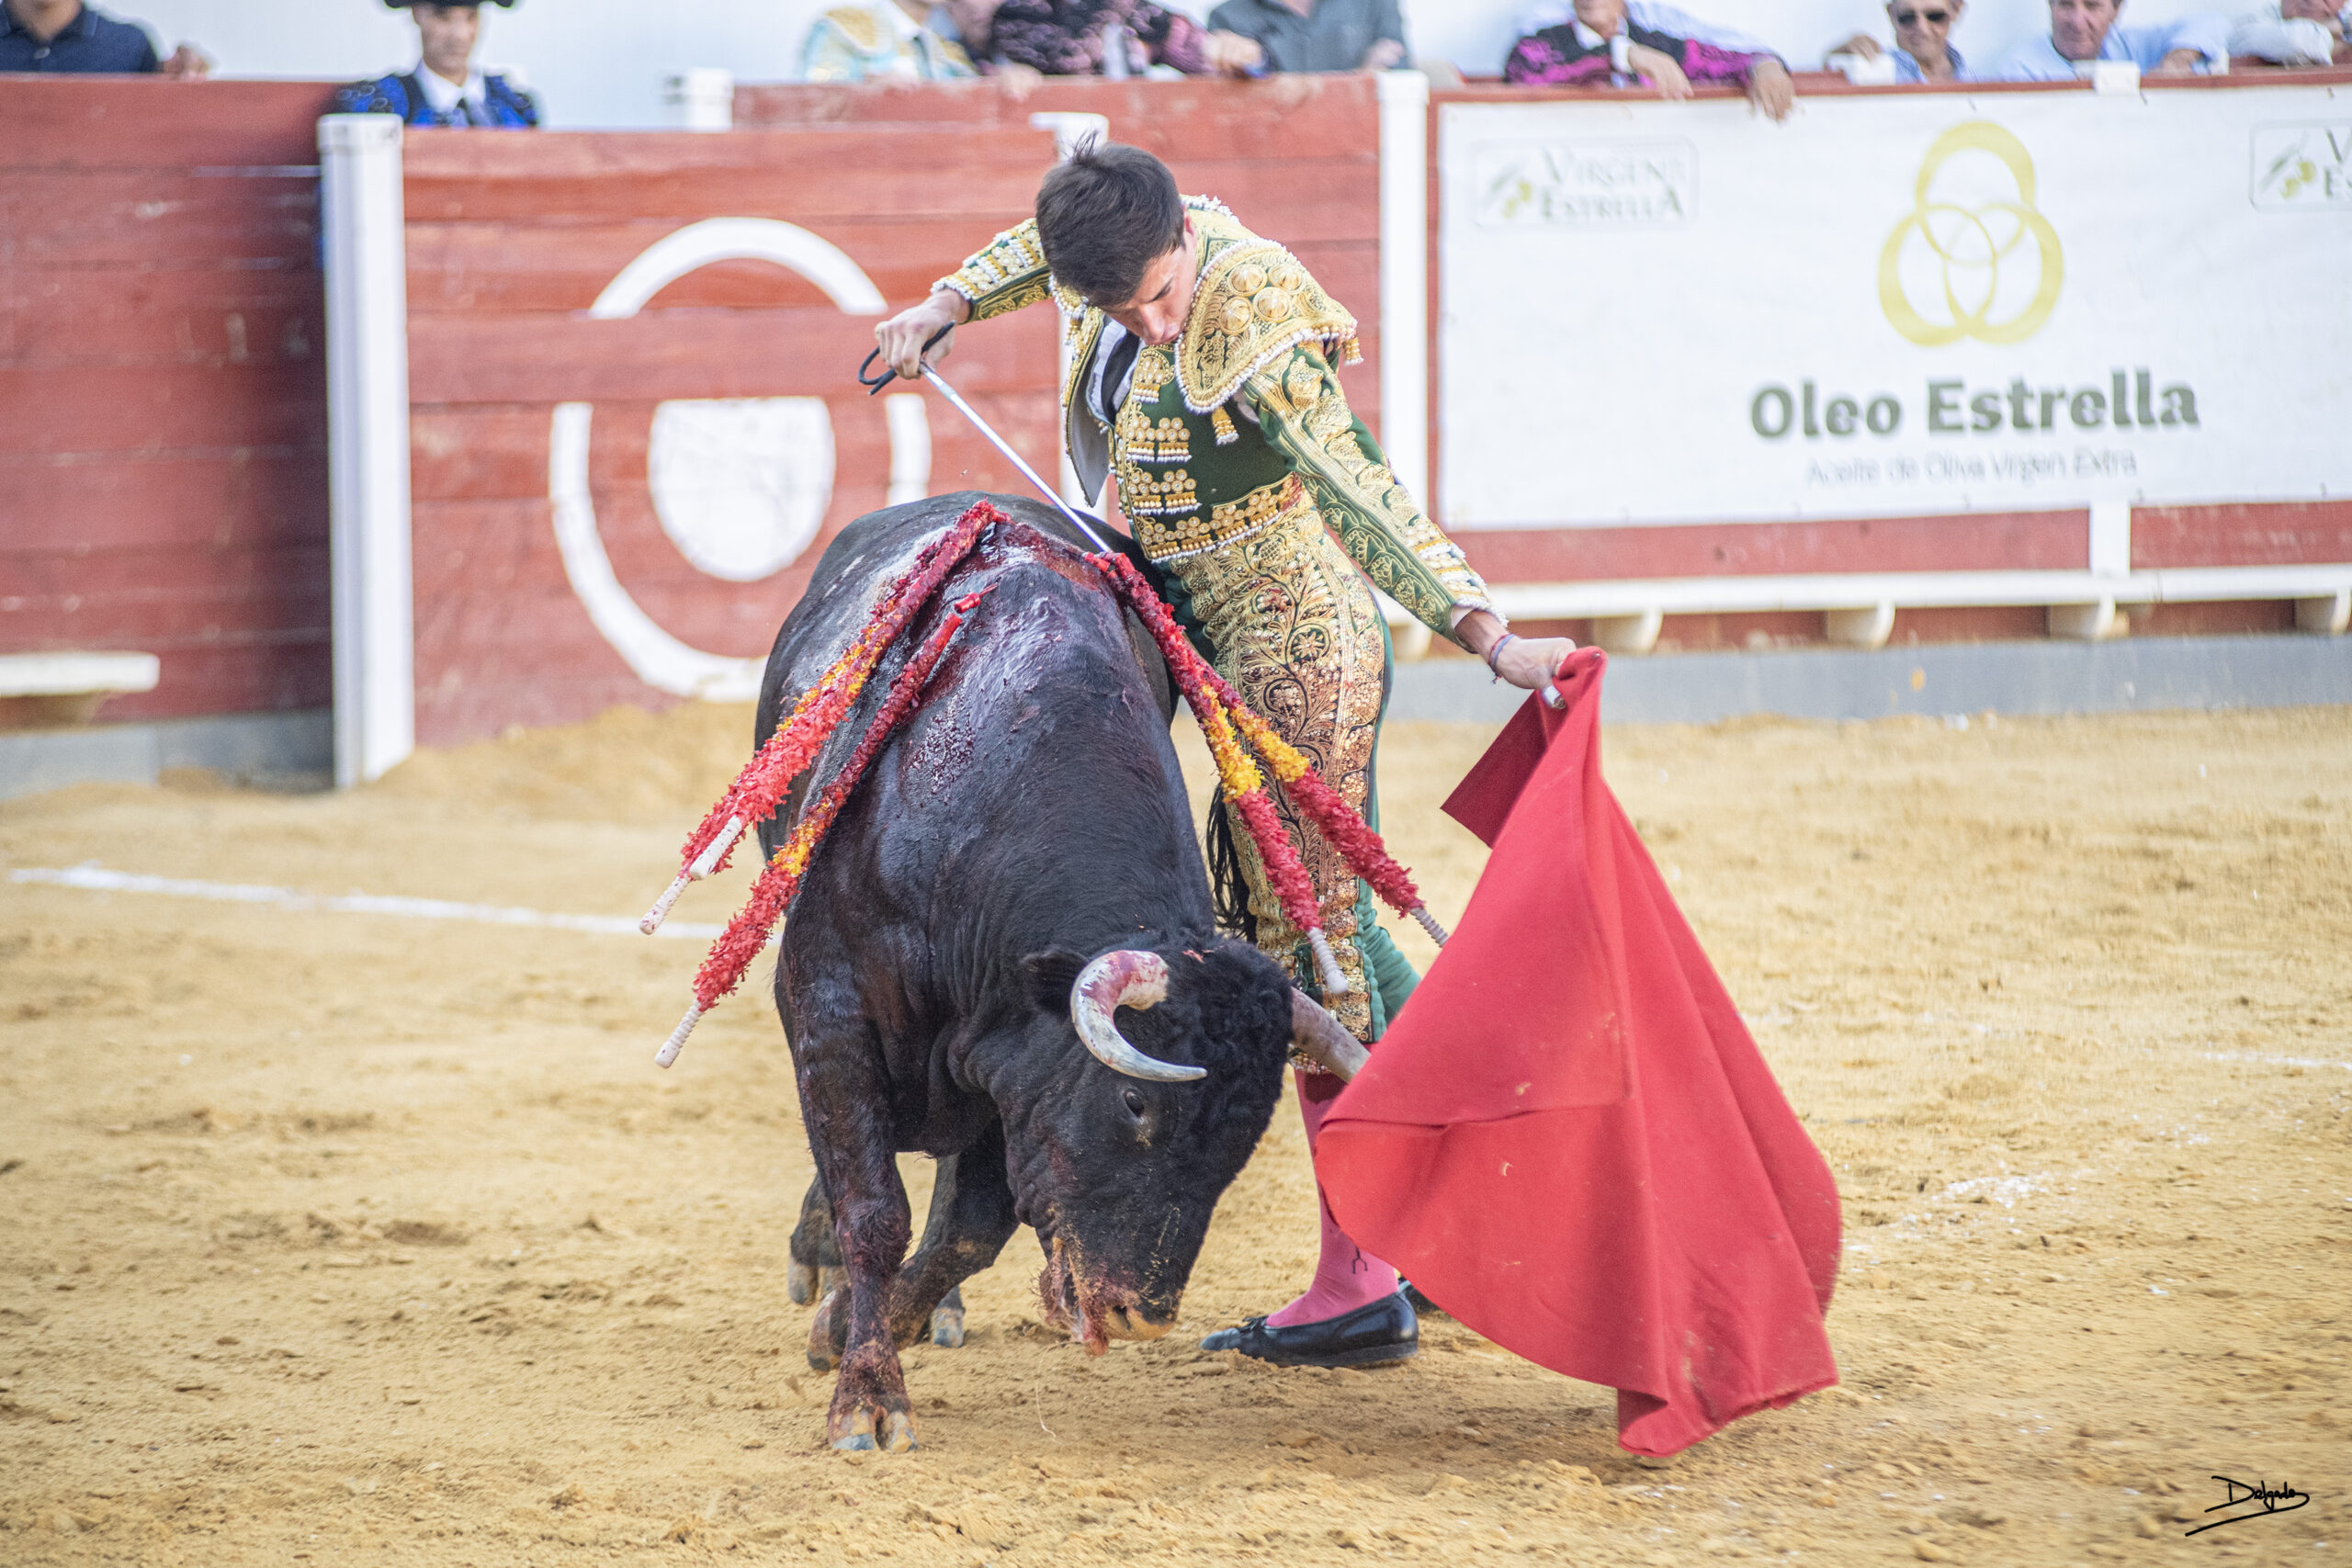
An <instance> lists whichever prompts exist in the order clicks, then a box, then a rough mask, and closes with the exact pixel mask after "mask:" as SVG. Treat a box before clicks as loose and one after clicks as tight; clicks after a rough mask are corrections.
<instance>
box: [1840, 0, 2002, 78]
mask: <svg viewBox="0 0 2352 1568" xmlns="http://www.w3.org/2000/svg"><path fill="white" fill-rule="evenodd" d="M1960 12H1961V0H1887V6H1886V19H1887V21H1888V22H1889V23H1890V24H1892V25H1893V27H1894V48H1893V49H1889V48H1887V47H1886V46H1885V45H1884V44H1883V43H1881V42H1879V41H1878V39H1874V38H1872V37H1871V35H1870V34H1868V33H1856V34H1855V35H1854V36H1853V37H1852V38H1849V39H1847V40H1846V41H1845V42H1844V43H1841V44H1839V45H1838V47H1837V48H1836V49H1833V50H1831V51H1829V52H1830V53H1831V54H1832V55H1838V54H1856V55H1860V56H1861V57H1862V58H1863V59H1864V60H1874V59H1876V58H1877V57H1878V56H1880V55H1882V54H1883V55H1885V56H1886V57H1887V58H1888V59H1890V60H1892V61H1894V79H1895V80H1896V81H1898V82H1910V83H1930V84H1932V83H1938V82H1973V81H1974V80H1976V75H1975V73H1973V72H1972V71H1971V70H1969V68H1968V62H1967V61H1965V60H1963V59H1962V58H1961V55H1960V51H1958V50H1956V49H1954V48H1953V47H1952V46H1951V29H1952V26H1953V24H1954V23H1956V22H1958V21H1959V20H1960Z"/></svg>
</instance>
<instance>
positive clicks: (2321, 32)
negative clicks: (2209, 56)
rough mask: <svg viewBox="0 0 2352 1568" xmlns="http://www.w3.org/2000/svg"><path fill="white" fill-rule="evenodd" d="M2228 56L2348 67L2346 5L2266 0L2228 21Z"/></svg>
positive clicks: (2351, 48) (2350, 19)
mask: <svg viewBox="0 0 2352 1568" xmlns="http://www.w3.org/2000/svg"><path fill="white" fill-rule="evenodd" d="M2230 53H2231V55H2232V56H2233V57H2235V56H2250V57H2251V58H2253V59H2256V60H2259V61H2263V62H2266V63H2267V64H2271V65H2344V64H2352V3H2347V4H2346V5H2345V6H2343V8H2342V9H2341V10H2338V9H2337V8H2336V0H2266V3H2265V4H2264V5H2262V6H2258V7H2256V9H2254V10H2252V11H2247V12H2244V13H2241V14H2240V15H2239V16H2238V17H2235V18H2233V20H2232V22H2231V24H2230Z"/></svg>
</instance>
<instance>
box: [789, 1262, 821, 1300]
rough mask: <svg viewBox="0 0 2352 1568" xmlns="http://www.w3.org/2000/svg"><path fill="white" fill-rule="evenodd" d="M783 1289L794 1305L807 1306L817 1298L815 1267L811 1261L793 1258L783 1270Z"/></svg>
mask: <svg viewBox="0 0 2352 1568" xmlns="http://www.w3.org/2000/svg"><path fill="white" fill-rule="evenodd" d="M784 1289H785V1292H786V1294H787V1295H789V1296H791V1298H792V1304H793V1305H794V1306H807V1305H808V1304H809V1303H810V1302H813V1301H815V1300H816V1299H817V1269H816V1265H814V1264H811V1263H802V1262H799V1261H797V1260H795V1261H794V1263H793V1265H792V1266H791V1267H790V1268H788V1269H786V1270H785V1271H784Z"/></svg>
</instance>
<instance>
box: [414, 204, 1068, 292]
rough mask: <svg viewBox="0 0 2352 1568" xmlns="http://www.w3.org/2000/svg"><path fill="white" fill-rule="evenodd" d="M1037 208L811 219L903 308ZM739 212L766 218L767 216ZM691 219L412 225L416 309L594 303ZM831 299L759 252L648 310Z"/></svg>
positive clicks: (681, 284) (698, 278) (680, 287)
mask: <svg viewBox="0 0 2352 1568" xmlns="http://www.w3.org/2000/svg"><path fill="white" fill-rule="evenodd" d="M1027 213H1028V209H1027V208H1026V207H1025V206H1024V207H1022V208H1018V209H1011V208H1009V209H1004V210H1003V211H1001V212H988V211H985V210H982V211H979V212H977V213H975V214H974V215H973V216H970V217H968V218H962V219H954V218H930V219H922V220H914V221H910V222H904V223H901V222H896V221H892V220H886V219H859V220H828V221H826V222H823V223H812V224H804V225H802V226H803V227H806V228H809V229H810V230H811V231H813V232H814V233H815V234H816V235H817V237H818V238H819V239H821V240H824V241H825V242H827V243H830V244H832V245H835V246H838V247H839V248H840V249H841V250H842V252H844V253H845V254H847V255H848V256H849V257H850V259H851V260H852V261H854V262H856V263H857V264H858V265H859V267H860V268H861V269H863V270H864V272H865V275H866V276H867V277H869V278H870V279H872V280H873V282H874V286H875V287H876V288H878V289H880V290H881V291H882V295H883V298H884V299H888V300H892V301H894V302H896V303H899V304H901V305H904V304H910V303H912V302H913V301H914V300H917V299H922V297H923V296H924V295H925V294H927V293H929V292H930V290H931V286H932V284H933V282H934V281H936V280H937V279H938V278H940V277H941V276H944V275H945V274H947V273H949V272H951V271H953V270H954V269H955V268H956V266H957V265H960V264H961V263H962V261H963V259H964V258H965V257H966V256H967V255H968V254H971V253H972V252H973V251H976V250H978V248H979V247H980V246H982V245H984V244H986V243H988V242H989V240H990V239H991V238H993V237H994V236H995V235H996V234H997V233H999V232H1001V231H1003V230H1005V229H1008V228H1011V227H1012V225H1013V224H1015V223H1017V222H1019V221H1020V220H1022V219H1023V218H1024V217H1026V216H1027ZM737 216H745V217H760V216H763V214H759V213H738V214H737ZM685 221H686V220H683V219H677V218H654V219H643V220H628V221H620V222H605V221H603V220H597V221H590V222H581V223H553V222H548V223H516V224H487V223H411V224H410V225H409V231H408V242H409V248H408V258H409V309H410V310H412V311H418V312H424V311H445V310H586V309H587V308H588V307H589V306H590V305H592V304H594V302H595V299H596V297H597V296H598V295H599V294H601V293H603V292H604V289H605V286H606V285H607V284H609V283H611V282H612V280H613V279H614V278H615V277H616V276H618V274H619V273H620V270H621V269H622V268H623V267H625V266H627V265H628V264H629V263H630V262H632V261H634V260H636V259H637V257H638V256H639V255H640V254H643V253H644V252H645V251H646V250H648V249H650V247H651V246H652V245H654V244H655V243H657V242H659V241H661V240H662V239H665V238H667V237H668V236H669V235H671V234H673V233H675V232H676V231H678V230H679V229H680V228H681V227H683V226H684V222H685ZM794 305H821V306H824V307H826V308H827V309H831V308H832V307H831V301H830V300H829V299H827V297H826V296H825V294H824V293H823V291H822V290H820V288H818V287H817V286H816V285H815V284H813V283H811V282H809V280H808V279H806V278H804V277H802V276H800V275H799V274H797V273H796V272H792V271H790V270H788V269H787V268H785V267H781V266H777V265H774V264H773V263H768V262H757V261H726V262H715V263H713V264H711V265H708V266H705V267H699V268H697V269H696V270H695V271H694V272H691V273H688V274H687V275H686V276H684V277H681V278H679V279H678V280H677V281H676V282H675V283H673V284H671V285H670V286H669V287H668V288H664V289H663V290H662V292H661V293H660V294H659V295H656V296H655V297H654V299H653V301H652V305H651V306H650V307H649V308H662V309H670V310H683V309H759V310H772V309H776V308H779V307H784V306H794Z"/></svg>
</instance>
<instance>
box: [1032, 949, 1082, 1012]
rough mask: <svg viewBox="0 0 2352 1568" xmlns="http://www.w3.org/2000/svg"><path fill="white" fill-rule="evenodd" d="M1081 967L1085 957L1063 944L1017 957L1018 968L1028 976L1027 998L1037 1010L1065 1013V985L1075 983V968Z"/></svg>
mask: <svg viewBox="0 0 2352 1568" xmlns="http://www.w3.org/2000/svg"><path fill="white" fill-rule="evenodd" d="M1085 967H1086V960H1085V959H1083V958H1081V957H1080V956H1079V955H1078V954H1077V953H1072V952H1070V951H1069V949H1068V948H1066V947H1049V948H1047V949H1046V951H1045V952H1043V953H1031V954H1029V956H1028V957H1026V958H1023V960H1022V961H1021V970H1022V973H1023V974H1024V975H1026V976H1028V977H1029V999H1030V1001H1031V1002H1033V1003H1034V1004H1035V1006H1036V1009H1037V1010H1038V1011H1039V1012H1042V1013H1050V1014H1053V1015H1056V1016H1061V1015H1066V1014H1067V1013H1069V989H1070V987H1072V986H1075V985H1077V984H1078V972H1079V971H1080V970H1081V969H1083V968H1085Z"/></svg>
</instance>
